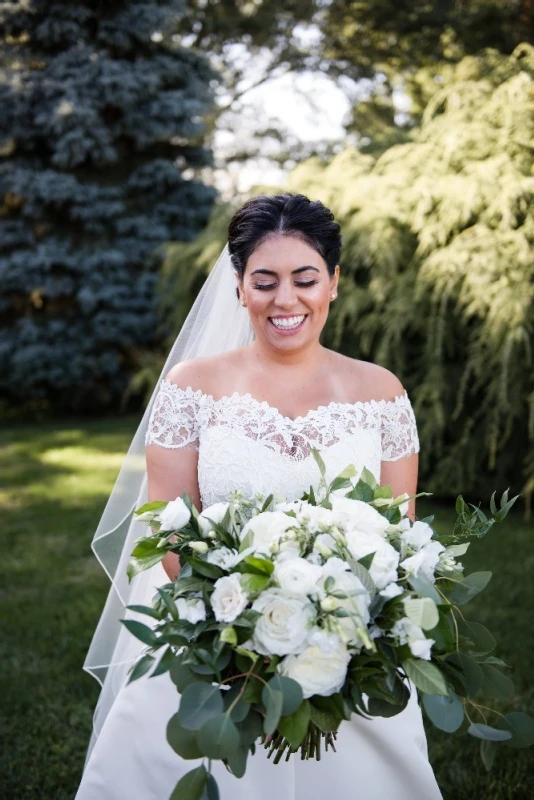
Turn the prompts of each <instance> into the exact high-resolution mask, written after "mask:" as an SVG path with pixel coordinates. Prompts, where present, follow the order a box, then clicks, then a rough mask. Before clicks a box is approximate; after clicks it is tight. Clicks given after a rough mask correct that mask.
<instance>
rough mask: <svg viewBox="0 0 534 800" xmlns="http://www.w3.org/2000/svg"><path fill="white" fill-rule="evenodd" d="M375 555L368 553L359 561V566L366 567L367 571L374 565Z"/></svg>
mask: <svg viewBox="0 0 534 800" xmlns="http://www.w3.org/2000/svg"><path fill="white" fill-rule="evenodd" d="M375 555H376V553H368V554H367V555H366V556H363V558H359V559H358V564H361V565H362V567H365V569H366V570H368V569H369V567H370V566H371V564H372V563H373V559H374V557H375Z"/></svg>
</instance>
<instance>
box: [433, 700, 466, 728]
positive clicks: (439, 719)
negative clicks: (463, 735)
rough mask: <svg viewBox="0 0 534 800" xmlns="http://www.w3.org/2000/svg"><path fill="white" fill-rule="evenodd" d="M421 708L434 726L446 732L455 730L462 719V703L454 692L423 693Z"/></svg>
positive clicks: (463, 714)
mask: <svg viewBox="0 0 534 800" xmlns="http://www.w3.org/2000/svg"><path fill="white" fill-rule="evenodd" d="M423 708H424V709H425V711H426V713H427V715H428V718H429V719H430V720H431V722H433V723H434V725H435V726H436V728H439V729H440V730H442V731H446V732H447V733H454V731H457V730H458V728H459V727H460V725H461V724H462V722H463V721H464V716H465V713H464V707H463V703H462V701H461V700H460V698H459V697H458V695H457V694H455V693H454V692H450V694H449V695H447V696H446V695H439V694H425V693H423Z"/></svg>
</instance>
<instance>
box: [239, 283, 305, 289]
mask: <svg viewBox="0 0 534 800" xmlns="http://www.w3.org/2000/svg"><path fill="white" fill-rule="evenodd" d="M314 283H317V281H306V283H304V282H302V281H296V282H295V286H313V285H314ZM275 286H276V284H275V283H257V284H256V285H255V286H254V288H255V289H274V287H275Z"/></svg>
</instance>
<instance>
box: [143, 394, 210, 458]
mask: <svg viewBox="0 0 534 800" xmlns="http://www.w3.org/2000/svg"><path fill="white" fill-rule="evenodd" d="M200 395H201V392H200V391H194V390H193V389H191V387H189V386H188V387H187V388H186V389H182V388H180V387H179V386H177V385H176V384H174V383H171V382H170V381H168V380H166V379H163V380H162V382H161V385H160V389H159V391H158V393H157V395H156V397H155V400H154V405H153V406H152V411H151V414H150V420H149V422H148V428H147V432H146V436H145V445H148V444H158V445H160V447H169V448H178V447H187V448H188V449H193V450H198V447H199V431H198V413H197V412H198V408H199V402H200Z"/></svg>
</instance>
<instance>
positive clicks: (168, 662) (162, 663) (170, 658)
mask: <svg viewBox="0 0 534 800" xmlns="http://www.w3.org/2000/svg"><path fill="white" fill-rule="evenodd" d="M175 659H176V656H175V655H174V653H173V651H172V648H170V647H168V648H167V649H166V650H165V652H164V653H163V655H162V656H161V658H160V660H159V662H158V666H157V667H156V669H155V670H154V672H153V673H152V674H151V676H150V677H151V678H157V676H158V675H163V674H164V673H165V672H168V671H169V670H170V668H171V667H172V665H173V664H174V661H175Z"/></svg>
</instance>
